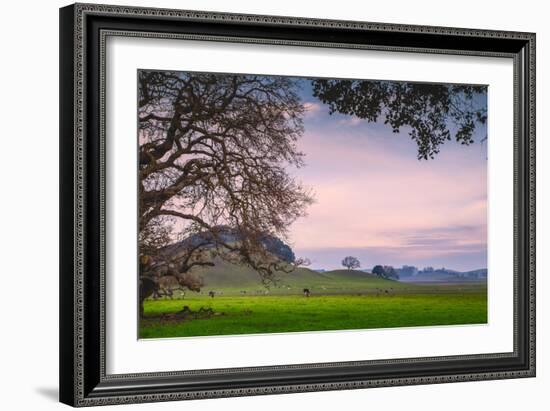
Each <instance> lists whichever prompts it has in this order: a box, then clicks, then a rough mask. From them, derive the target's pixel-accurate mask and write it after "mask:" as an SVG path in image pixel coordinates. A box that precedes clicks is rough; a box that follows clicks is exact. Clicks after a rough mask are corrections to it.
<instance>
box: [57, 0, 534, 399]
mask: <svg viewBox="0 0 550 411" xmlns="http://www.w3.org/2000/svg"><path fill="white" fill-rule="evenodd" d="M109 37H128V38H130V37H137V38H150V39H151V38H152V39H173V40H177V39H188V40H189V39H191V40H195V41H205V42H207V41H218V42H227V43H235V44H262V45H285V46H290V47H294V46H300V47H321V48H329V49H340V50H347V49H355V50H374V51H382V52H402V53H413V54H414V53H424V54H432V55H434V56H435V55H446V56H482V57H486V58H504V59H509V60H511V61H512V62H513V88H514V93H513V94H514V99H513V100H514V101H513V105H514V107H513V115H514V121H513V124H514V125H513V128H514V130H513V141H514V148H513V153H514V154H513V157H514V158H513V162H514V164H513V170H514V172H513V176H512V175H510V176H509V177H506V176H503V177H502V178H503V179H504V180H509V179H513V190H514V199H513V201H514V204H513V209H514V216H513V221H510V224H511V225H513V231H514V232H513V234H514V238H513V242H514V245H513V250H514V256H513V261H514V263H513V265H514V266H513V281H514V284H513V350H512V351H511V352H495V353H486V352H484V353H474V354H466V355H463V354H457V355H449V356H437V357H415V358H398V359H386V358H379V359H370V360H364V359H362V358H357V359H356V360H354V361H346V362H318V363H304V364H277V365H269V366H254V367H248V366H246V367H237V368H224V367H220V368H208V369H201V370H177V369H174V370H171V371H159V372H142V373H124V374H109V373H108V372H107V369H106V356H107V355H108V354H107V353H106V350H107V348H106V333H108V330H109V328H108V327H107V325H106V318H107V314H106V298H105V293H106V280H105V278H106V277H105V276H106V275H107V273H106V258H109V257H108V255H106V253H107V251H106V250H107V248H106V244H105V238H106V237H105V233H106V230H108V229H109V216H108V215H106V207H105V200H106V195H108V194H107V191H106V189H105V182H106V171H105V156H106V143H105V141H106V140H105V139H106V138H108V136H106V126H105V124H106V123H105V119H106V107H105V93H106V87H107V83H108V79H107V76H108V71H107V70H106V41H107V39H108V38H109ZM60 100H61V103H60V169H61V171H60V213H61V225H60V236H61V243H60V249H61V251H60V252H61V255H60V400H61V402H63V403H66V404H69V405H73V406H93V405H106V404H124V403H138V402H151V401H172V400H183V399H198V398H215V397H229V396H246V395H261V394H276V393H291V392H304V391H323V390H340V389H357V388H369V387H382V386H396V385H414V384H435V383H447V382H458V381H477V380H489V379H505V378H522V377H534V376H535V34H533V33H523V32H506V31H489V30H476V29H462V28H447V27H427V26H413V25H397V24H384V23H367V22H351V21H333V20H315V19H305V18H293V17H278V16H259V15H240V14H225V13H213V12H198V11H183V10H166V9H150V8H137V7H124V6H107V5H91V4H75V5H71V6H67V7H64V8H62V9H61V10H60ZM107 310H108V308H107Z"/></svg>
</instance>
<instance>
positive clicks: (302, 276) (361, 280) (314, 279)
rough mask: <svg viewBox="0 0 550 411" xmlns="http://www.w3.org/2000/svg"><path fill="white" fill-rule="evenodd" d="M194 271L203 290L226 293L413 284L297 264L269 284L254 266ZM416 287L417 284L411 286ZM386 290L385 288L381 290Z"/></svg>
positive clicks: (224, 265) (350, 290) (346, 290)
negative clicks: (262, 280) (265, 282)
mask: <svg viewBox="0 0 550 411" xmlns="http://www.w3.org/2000/svg"><path fill="white" fill-rule="evenodd" d="M193 273H195V274H197V275H199V276H201V277H202V278H203V280H204V287H203V290H215V291H223V292H224V293H226V294H232V293H233V294H238V293H243V292H246V293H252V294H262V293H270V294H300V293H302V290H303V289H304V288H308V289H309V290H310V291H311V292H312V293H313V294H315V293H319V294H331V293H332V294H337V293H361V292H377V289H379V290H389V291H391V290H393V289H399V288H406V287H411V285H407V284H403V283H400V282H398V281H393V280H385V279H382V278H379V277H377V276H375V275H372V274H370V273H365V272H363V271H356V270H333V271H325V272H317V271H313V270H311V269H309V268H306V267H298V268H296V269H295V270H294V271H292V272H291V273H288V274H287V273H283V272H279V273H276V278H277V281H276V283H275V284H271V285H269V286H268V287H267V288H266V287H265V286H264V285H263V284H262V282H261V279H260V276H259V274H258V273H257V272H256V271H254V270H253V269H252V268H250V267H247V266H242V265H235V264H230V263H227V262H225V261H221V260H220V261H218V260H217V261H216V266H214V267H195V268H194V269H193ZM412 287H414V286H412ZM380 292H383V291H380Z"/></svg>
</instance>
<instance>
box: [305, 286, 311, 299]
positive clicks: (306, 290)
mask: <svg viewBox="0 0 550 411" xmlns="http://www.w3.org/2000/svg"><path fill="white" fill-rule="evenodd" d="M309 294H310V291H309V288H304V297H309Z"/></svg>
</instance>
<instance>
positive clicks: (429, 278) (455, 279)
mask: <svg viewBox="0 0 550 411" xmlns="http://www.w3.org/2000/svg"><path fill="white" fill-rule="evenodd" d="M399 280H400V281H401V282H409V283H420V282H451V283H462V282H471V281H487V269H486V268H480V269H478V270H471V271H464V272H461V271H456V270H449V269H435V270H430V271H418V273H417V274H415V275H409V276H402V275H400V278H399Z"/></svg>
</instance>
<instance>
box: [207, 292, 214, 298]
mask: <svg viewBox="0 0 550 411" xmlns="http://www.w3.org/2000/svg"><path fill="white" fill-rule="evenodd" d="M215 295H216V293H215V292H214V291H208V296H209V297H211V298H214V296H215Z"/></svg>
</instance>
